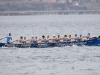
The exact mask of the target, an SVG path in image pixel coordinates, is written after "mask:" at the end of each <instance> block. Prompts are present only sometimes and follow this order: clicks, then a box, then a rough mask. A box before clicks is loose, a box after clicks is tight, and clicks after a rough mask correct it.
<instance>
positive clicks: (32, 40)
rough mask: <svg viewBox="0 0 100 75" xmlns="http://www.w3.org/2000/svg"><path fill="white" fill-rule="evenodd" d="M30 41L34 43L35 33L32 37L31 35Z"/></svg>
mask: <svg viewBox="0 0 100 75" xmlns="http://www.w3.org/2000/svg"><path fill="white" fill-rule="evenodd" d="M29 41H30V43H33V42H34V41H35V38H34V36H33V35H32V37H31V39H30V40H29Z"/></svg>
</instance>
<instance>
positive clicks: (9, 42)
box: [6, 33, 12, 44]
mask: <svg viewBox="0 0 100 75" xmlns="http://www.w3.org/2000/svg"><path fill="white" fill-rule="evenodd" d="M6 38H7V40H6V41H7V44H11V40H12V37H11V33H9V35H8V37H6Z"/></svg>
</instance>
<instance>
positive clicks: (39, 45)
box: [0, 38, 100, 48]
mask: <svg viewBox="0 0 100 75" xmlns="http://www.w3.org/2000/svg"><path fill="white" fill-rule="evenodd" d="M72 45H77V46H83V45H85V46H100V38H93V39H90V40H87V41H80V40H78V41H74V42H68V41H64V42H53V43H49V42H43V43H36V42H35V43H32V44H7V43H0V47H17V48H48V47H63V46H72Z"/></svg>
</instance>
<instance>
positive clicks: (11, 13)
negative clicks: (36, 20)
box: [0, 10, 100, 16]
mask: <svg viewBox="0 0 100 75" xmlns="http://www.w3.org/2000/svg"><path fill="white" fill-rule="evenodd" d="M20 15H100V10H66V11H7V12H0V16H20Z"/></svg>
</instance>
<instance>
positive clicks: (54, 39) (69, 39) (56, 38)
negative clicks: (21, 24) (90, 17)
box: [7, 33, 90, 44]
mask: <svg viewBox="0 0 100 75" xmlns="http://www.w3.org/2000/svg"><path fill="white" fill-rule="evenodd" d="M89 39H90V33H88V35H87V36H82V35H80V36H79V37H78V36H77V34H75V37H73V38H72V37H71V35H69V36H67V35H64V37H63V38H61V37H60V35H57V36H56V35H53V37H52V38H50V37H49V36H47V37H45V36H44V35H43V36H42V38H41V39H38V38H37V37H34V36H32V37H31V38H30V39H28V40H27V39H26V37H22V36H21V37H20V39H19V40H16V41H14V42H13V43H16V44H20V43H21V44H26V43H33V42H37V43H42V42H47V41H48V42H49V43H52V42H65V41H67V42H74V41H77V40H81V41H85V40H89ZM10 40H12V37H11V33H9V36H8V37H7V43H8V44H10V43H12V42H11V41H10Z"/></svg>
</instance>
